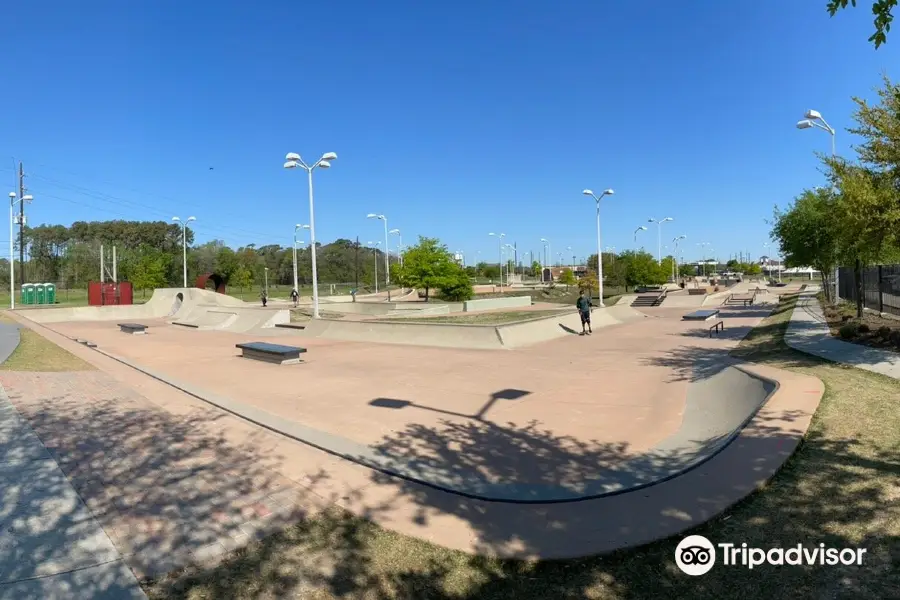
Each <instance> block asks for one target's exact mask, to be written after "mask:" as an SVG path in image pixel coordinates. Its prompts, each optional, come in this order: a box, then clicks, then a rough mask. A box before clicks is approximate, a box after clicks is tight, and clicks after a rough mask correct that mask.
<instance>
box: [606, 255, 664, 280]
mask: <svg viewBox="0 0 900 600" xmlns="http://www.w3.org/2000/svg"><path fill="white" fill-rule="evenodd" d="M617 262H623V263H624V264H625V283H626V285H629V286H632V287H635V286H639V285H660V284H662V283H665V282H666V279H668V275H666V274H665V273H664V272H663V270H662V268H661V267H660V265H659V263H657V262H656V258H655V257H654V256H653V255H652V254H650V253H649V252H645V251H643V250H640V251H635V250H626V251H625V252H623V253H622V254H620V255H619V258H618V261H617Z"/></svg>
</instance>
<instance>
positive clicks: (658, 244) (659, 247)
mask: <svg viewBox="0 0 900 600" xmlns="http://www.w3.org/2000/svg"><path fill="white" fill-rule="evenodd" d="M674 220H675V219H673V218H672V217H666V218H665V219H659V220H656V219H653V218H650V219H647V222H648V223H656V262H658V263H659V264H662V224H663V223H665V222H667V221H674Z"/></svg>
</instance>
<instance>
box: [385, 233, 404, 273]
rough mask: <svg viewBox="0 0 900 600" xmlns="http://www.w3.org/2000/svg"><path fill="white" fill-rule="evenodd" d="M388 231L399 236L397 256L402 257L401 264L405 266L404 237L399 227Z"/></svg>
mask: <svg viewBox="0 0 900 600" xmlns="http://www.w3.org/2000/svg"><path fill="white" fill-rule="evenodd" d="M388 233H393V234H394V235H396V236H397V258H399V259H400V266H401V267H402V266H403V237H402V236H401V235H400V230H399V229H391V230H390V231H388Z"/></svg>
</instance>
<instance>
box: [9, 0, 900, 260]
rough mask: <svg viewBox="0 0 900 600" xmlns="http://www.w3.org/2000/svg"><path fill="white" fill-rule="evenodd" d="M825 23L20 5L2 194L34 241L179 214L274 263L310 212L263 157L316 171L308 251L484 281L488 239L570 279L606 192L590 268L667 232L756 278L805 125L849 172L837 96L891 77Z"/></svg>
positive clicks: (707, 9)
mask: <svg viewBox="0 0 900 600" xmlns="http://www.w3.org/2000/svg"><path fill="white" fill-rule="evenodd" d="M825 4H826V2H825V0H804V1H798V2H784V1H776V0H767V1H762V2H760V1H759V0H730V1H729V2H716V1H713V0H695V1H686V2H663V1H662V0H658V1H656V2H612V1H600V2H598V1H596V0H594V1H577V2H576V1H563V2H560V3H557V4H555V5H553V6H552V9H551V5H549V4H547V3H546V2H540V3H539V2H537V1H534V0H520V1H515V2H514V1H512V0H495V1H492V2H484V1H482V2H474V1H471V0H465V1H459V2H453V3H438V2H413V1H410V0H400V1H396V2H390V3H385V2H379V3H374V2H362V1H358V0H357V1H350V2H343V3H327V2H326V3H322V2H315V3H308V2H303V3H300V2H294V3H251V2H246V1H240V2H238V1H234V0H231V1H222V0H219V1H217V2H209V1H206V0H192V2H189V3H188V2H176V1H174V0H155V1H153V2H151V1H144V2H127V3H126V2H120V1H112V0H105V1H94V2H89V3H72V2H63V1H62V0H54V1H51V2H48V3H33V2H22V3H17V4H13V5H10V6H9V7H7V10H6V12H5V14H4V16H5V18H6V20H7V23H8V24H10V27H8V28H7V32H6V39H5V43H4V46H5V47H6V48H7V54H6V56H7V58H8V60H7V62H6V69H5V72H6V81H7V93H5V94H3V95H2V96H0V113H2V114H3V115H4V118H3V119H0V157H5V158H3V159H2V160H0V179H2V180H4V181H7V182H8V185H9V186H12V185H13V184H14V181H15V179H14V173H13V159H14V158H15V159H20V160H23V161H24V163H25V167H26V172H27V173H28V175H29V178H28V180H27V185H28V188H29V191H30V192H31V193H32V194H33V195H34V196H35V202H34V204H33V205H31V206H30V207H29V208H28V213H29V224H32V225H35V224H39V223H64V224H68V223H71V222H72V221H75V220H99V219H112V218H125V219H165V220H168V219H169V218H171V216H172V215H179V216H181V217H186V216H189V215H195V216H196V217H197V219H198V220H197V223H196V235H197V239H198V240H199V241H205V240H208V239H213V238H217V239H224V240H225V241H226V242H227V243H229V244H233V245H243V244H247V243H251V242H252V243H257V244H264V243H279V244H283V245H288V246H289V245H290V240H291V234H292V230H293V225H294V224H295V223H307V222H308V219H309V212H308V199H307V191H306V179H305V175H304V174H303V173H302V172H297V171H286V170H284V169H283V168H282V163H283V162H284V155H285V153H286V152H298V153H300V154H301V155H302V156H303V157H304V158H305V159H309V160H315V159H316V158H317V157H318V156H320V155H321V154H322V153H325V152H329V151H334V152H337V154H338V156H339V158H338V160H337V161H336V162H335V163H334V165H333V168H332V169H330V170H329V171H321V172H317V174H316V177H315V191H316V195H315V197H316V229H317V239H318V240H319V241H323V242H327V241H331V240H333V239H335V238H337V237H344V238H355V237H356V236H357V235H358V236H359V239H360V241H362V242H363V243H365V242H367V241H368V240H380V239H383V229H382V228H381V223H380V222H375V221H372V220H366V218H365V215H366V214H367V213H369V212H378V213H384V214H386V215H387V216H388V219H389V225H390V226H391V227H392V228H393V227H397V228H399V229H400V230H401V231H402V234H403V241H404V243H407V242H413V241H414V240H415V237H416V236H417V235H419V234H422V235H428V236H435V237H438V238H440V239H441V240H442V241H443V242H444V243H446V244H447V245H448V247H449V248H450V249H451V250H457V249H461V250H464V251H465V252H466V255H467V259H468V261H469V262H472V261H473V260H474V259H475V258H476V257H481V258H485V259H488V260H496V258H495V257H496V255H497V245H496V241H495V240H494V239H493V238H489V237H488V235H487V234H488V232H491V231H502V232H504V233H506V234H507V240H508V241H510V242H516V243H517V244H518V248H519V250H520V252H528V251H532V250H533V251H535V252H538V251H540V247H541V244H540V242H539V239H540V238H542V237H544V238H548V239H549V240H550V241H551V247H552V250H553V253H554V254H556V253H557V252H558V251H564V252H565V254H566V255H567V256H571V255H572V254H575V255H576V256H578V257H579V258H580V257H583V256H586V255H587V254H589V253H591V252H593V251H596V232H595V220H594V214H595V213H594V205H593V202H592V201H591V200H590V199H588V198H585V197H584V196H582V195H581V190H582V189H584V188H586V187H587V188H593V189H594V190H596V191H600V190H602V189H605V188H608V187H611V188H614V189H615V190H616V195H615V196H613V197H612V198H609V199H604V204H603V208H602V232H603V245H604V247H606V246H614V247H616V248H617V250H621V249H624V248H630V247H632V246H633V242H632V232H633V231H634V229H635V228H636V227H637V226H639V225H641V224H646V220H647V219H648V218H650V217H654V218H662V217H673V218H674V219H675V220H674V221H673V222H672V223H666V224H665V225H664V226H663V240H664V242H663V243H664V244H668V243H670V241H671V239H672V238H673V237H674V236H675V235H679V234H684V235H687V236H688V237H687V240H686V241H685V242H683V244H684V245H683V247H684V248H685V258H688V259H690V258H695V257H697V256H698V255H699V253H700V250H699V248H698V247H697V246H696V244H697V243H699V242H708V243H709V244H710V247H711V248H714V249H715V251H716V254H717V255H718V256H719V257H721V258H727V256H728V255H729V254H733V253H737V252H739V251H744V252H749V253H750V254H751V255H752V256H754V257H756V256H758V255H759V254H760V253H762V252H763V243H764V242H766V241H767V239H768V229H769V228H768V226H767V225H766V224H765V219H767V218H769V217H770V216H771V214H772V208H773V206H774V205H775V204H779V205H782V206H783V205H785V204H787V203H788V202H790V200H791V199H792V197H793V196H795V195H796V194H797V193H798V192H799V191H800V190H801V189H802V188H803V187H805V186H813V185H817V184H819V183H821V174H820V173H819V172H818V171H817V161H816V158H815V156H814V154H813V153H814V152H815V151H822V152H827V151H828V150H829V149H830V145H829V140H828V135H827V134H826V133H825V132H823V131H819V130H812V131H809V130H806V131H800V130H797V129H795V127H794V125H795V123H796V121H797V120H798V119H800V118H802V115H803V113H804V112H805V110H806V109H808V108H815V109H817V110H819V111H820V112H821V113H822V114H823V115H824V116H825V118H826V119H828V120H829V122H830V123H831V124H832V125H833V126H834V127H836V128H838V136H837V142H838V152H839V153H844V154H848V153H850V152H852V150H851V144H852V143H853V140H852V139H851V136H850V135H849V134H848V133H846V132H844V131H843V128H844V127H847V126H850V124H851V123H850V115H851V112H852V109H853V105H852V103H851V100H850V97H851V96H852V95H859V96H864V97H872V96H873V95H874V94H873V92H872V89H873V87H875V86H876V85H878V84H879V83H880V76H881V74H882V73H884V72H887V73H888V74H889V75H891V76H893V77H898V74H897V73H896V72H893V73H892V72H890V71H889V70H888V67H889V66H890V65H891V64H893V65H897V64H900V50H898V49H900V39H894V38H893V37H892V38H890V39H889V41H888V44H887V45H886V46H883V47H882V48H881V49H880V50H877V51H876V50H874V48H873V47H872V46H871V44H870V43H869V42H867V38H868V36H869V34H870V33H871V29H872V23H871V21H872V18H871V13H870V11H869V8H868V5H867V4H866V3H863V4H864V5H863V6H860V8H857V9H856V10H852V11H846V12H845V13H843V14H839V15H838V16H837V17H835V18H830V17H829V16H828V15H827V13H826V12H825ZM267 5H268V7H266V6H267ZM292 6H293V7H294V8H293V9H291V8H290V7H292ZM13 25H14V26H13ZM210 167H214V169H213V170H210ZM651 227H655V226H651ZM641 235H642V236H643V237H642V238H639V242H638V243H639V245H640V244H641V243H642V242H643V244H644V245H646V247H647V249H648V250H651V251H653V252H654V253H655V251H656V232H655V231H654V230H653V229H651V230H650V231H648V232H643V233H642V234H641ZM0 237H4V238H5V237H6V236H5V235H2V234H0ZM394 243H396V240H392V244H394ZM568 246H571V247H572V248H573V250H572V251H571V252H569V251H567V250H565V249H566V248H567V247H568ZM478 252H480V255H479V254H477V253H478Z"/></svg>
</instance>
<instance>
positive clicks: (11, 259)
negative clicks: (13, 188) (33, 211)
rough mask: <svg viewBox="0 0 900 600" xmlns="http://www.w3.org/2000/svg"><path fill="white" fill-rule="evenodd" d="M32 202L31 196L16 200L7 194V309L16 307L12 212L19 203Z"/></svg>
mask: <svg viewBox="0 0 900 600" xmlns="http://www.w3.org/2000/svg"><path fill="white" fill-rule="evenodd" d="M32 200H34V197H33V196H31V194H28V195H25V196H22V197H21V198H19V199H18V200H16V193H15V192H10V193H9V307H10V308H15V307H16V256H15V252H16V250H15V247H14V246H15V244H14V243H13V238H14V237H15V233H14V232H13V223H14V222H15V216H14V215H15V211H14V210H13V209H14V208H15V206H16V204H18V203H19V202H26V203H27V202H31V201H32ZM19 243H24V241H22V240H19Z"/></svg>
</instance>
